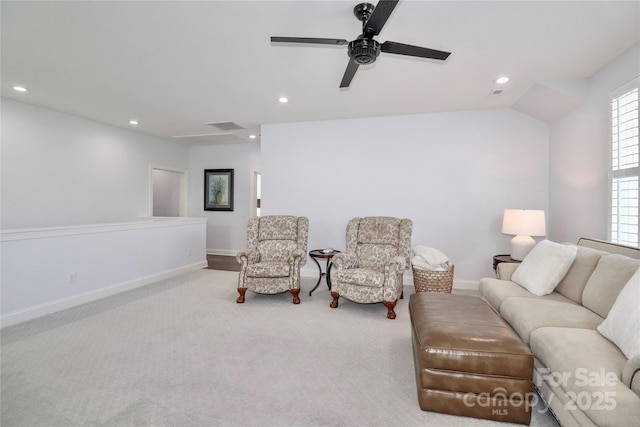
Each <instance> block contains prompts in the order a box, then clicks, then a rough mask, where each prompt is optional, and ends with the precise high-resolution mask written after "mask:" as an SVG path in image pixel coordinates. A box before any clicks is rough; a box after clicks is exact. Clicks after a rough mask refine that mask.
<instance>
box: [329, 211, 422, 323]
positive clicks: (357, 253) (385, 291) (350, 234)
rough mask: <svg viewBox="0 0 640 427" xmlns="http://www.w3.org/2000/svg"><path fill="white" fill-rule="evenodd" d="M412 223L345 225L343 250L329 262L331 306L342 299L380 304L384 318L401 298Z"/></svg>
mask: <svg viewBox="0 0 640 427" xmlns="http://www.w3.org/2000/svg"><path fill="white" fill-rule="evenodd" d="M412 228H413V222H412V221H411V220H410V219H406V218H404V219H400V218H391V217H365V218H353V219H352V220H351V221H349V223H348V224H347V235H346V251H345V252H341V253H339V254H336V255H335V256H334V257H333V259H332V262H333V267H334V268H335V271H334V273H333V274H332V275H331V279H332V280H331V296H332V297H333V301H332V302H331V305H330V306H331V307H332V308H336V307H337V306H338V298H339V297H340V296H343V297H345V298H347V299H349V300H351V301H354V302H359V303H374V302H382V303H384V305H385V306H386V307H387V317H388V318H389V319H395V318H396V313H395V312H394V311H393V308H394V307H395V305H396V303H397V301H398V298H402V275H403V274H404V271H405V269H406V268H408V266H409V249H410V247H411V231H412Z"/></svg>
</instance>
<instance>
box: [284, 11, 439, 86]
mask: <svg viewBox="0 0 640 427" xmlns="http://www.w3.org/2000/svg"><path fill="white" fill-rule="evenodd" d="M398 1H399V0H380V1H379V2H378V4H377V5H376V6H374V5H372V4H371V3H360V4H358V5H356V6H355V7H354V8H353V14H354V15H355V17H356V18H358V20H359V21H361V22H362V34H360V35H359V36H358V37H357V38H356V39H355V40H353V41H350V42H349V41H347V40H345V39H327V38H314V37H271V42H272V43H307V44H328V45H345V44H346V45H348V46H347V54H348V55H349V63H348V64H347V69H346V70H345V72H344V75H343V77H342V81H341V82H340V87H341V88H343V87H349V85H350V84H351V80H352V79H353V76H354V75H355V73H356V71H357V70H358V67H359V66H360V65H366V64H372V63H374V62H375V61H376V59H377V58H378V56H379V55H380V52H385V53H392V54H396V55H406V56H415V57H419V58H429V59H435V60H439V61H445V60H446V59H447V58H448V57H449V55H451V52H444V51H441V50H435V49H429V48H426V47H420V46H412V45H408V44H402V43H396V42H392V41H386V42H384V43H382V44H380V43H378V42H377V41H376V40H374V39H373V37H375V36H377V35H378V34H380V31H382V28H383V27H384V25H385V24H386V22H387V20H388V19H389V16H391V13H392V12H393V10H394V9H395V7H396V5H397V4H398Z"/></svg>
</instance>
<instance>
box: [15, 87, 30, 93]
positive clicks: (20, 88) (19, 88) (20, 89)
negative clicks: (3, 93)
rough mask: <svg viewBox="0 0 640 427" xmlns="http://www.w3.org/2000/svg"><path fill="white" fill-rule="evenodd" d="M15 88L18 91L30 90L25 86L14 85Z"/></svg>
mask: <svg viewBox="0 0 640 427" xmlns="http://www.w3.org/2000/svg"><path fill="white" fill-rule="evenodd" d="M13 90H15V91H16V92H29V89H27V88H26V87H24V86H14V87H13Z"/></svg>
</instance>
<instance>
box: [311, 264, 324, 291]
mask: <svg viewBox="0 0 640 427" xmlns="http://www.w3.org/2000/svg"><path fill="white" fill-rule="evenodd" d="M310 258H311V259H312V260H313V262H315V263H316V265H317V266H318V271H319V277H318V282H317V283H316V285H315V286H314V287H313V289H311V290H310V291H309V296H311V294H312V293H313V291H315V290H316V289H317V288H318V286H319V285H320V281H321V280H322V267H320V263H319V262H318V260H317V259H315V258H314V257H310Z"/></svg>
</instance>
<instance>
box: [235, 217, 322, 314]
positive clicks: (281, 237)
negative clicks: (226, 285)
mask: <svg viewBox="0 0 640 427" xmlns="http://www.w3.org/2000/svg"><path fill="white" fill-rule="evenodd" d="M308 236H309V220H308V219H307V218H305V217H297V216H287V215H272V216H263V217H255V218H251V219H250V220H249V222H248V224H247V249H246V250H244V251H241V252H238V254H237V255H236V259H237V260H238V262H239V263H240V264H241V267H240V274H239V275H238V293H239V294H240V296H239V297H238V299H237V300H236V302H237V303H239V304H241V303H243V302H244V295H245V293H246V292H247V289H250V290H252V291H254V292H257V293H260V294H278V293H281V292H285V291H289V292H291V294H292V295H293V303H294V304H300V298H299V297H298V294H299V293H300V267H302V266H303V265H304V264H305V263H306V262H307V239H308Z"/></svg>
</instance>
